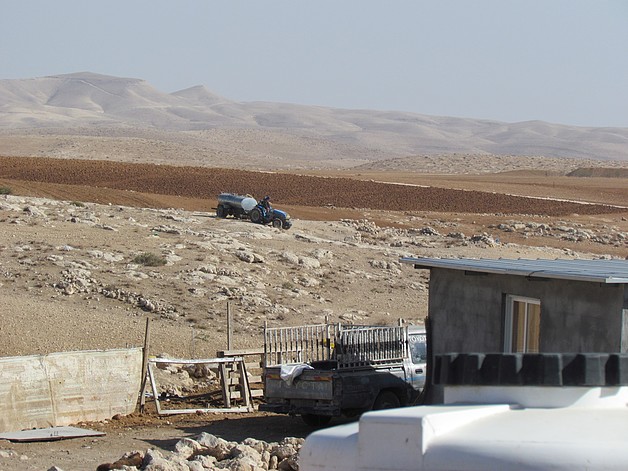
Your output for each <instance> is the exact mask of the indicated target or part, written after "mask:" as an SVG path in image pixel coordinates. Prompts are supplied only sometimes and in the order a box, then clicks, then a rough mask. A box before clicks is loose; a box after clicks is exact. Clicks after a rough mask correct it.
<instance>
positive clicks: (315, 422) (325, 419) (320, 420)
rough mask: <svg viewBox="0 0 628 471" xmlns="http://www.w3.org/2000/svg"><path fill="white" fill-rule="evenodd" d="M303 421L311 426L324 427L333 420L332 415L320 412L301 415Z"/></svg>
mask: <svg viewBox="0 0 628 471" xmlns="http://www.w3.org/2000/svg"><path fill="white" fill-rule="evenodd" d="M301 418H302V419H303V422H305V423H306V424H307V425H309V426H310V427H316V428H318V427H324V426H325V425H327V424H328V423H329V422H331V416H330V415H318V414H303V415H302V416H301Z"/></svg>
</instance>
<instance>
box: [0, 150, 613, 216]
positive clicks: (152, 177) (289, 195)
mask: <svg viewBox="0 0 628 471" xmlns="http://www.w3.org/2000/svg"><path fill="white" fill-rule="evenodd" d="M0 179H3V180H4V181H5V182H7V186H10V183H11V182H12V181H28V182H39V183H44V184H48V185H49V184H54V185H62V186H61V187H58V188H57V193H59V194H60V195H61V196H62V197H63V195H64V189H65V192H66V193H67V195H68V196H70V197H72V196H74V195H76V194H77V192H78V195H80V198H79V197H78V196H76V197H75V199H80V200H82V201H93V202H104V201H102V199H103V188H110V189H116V190H130V191H133V192H137V193H148V194H159V195H167V196H176V197H184V198H186V199H189V200H190V201H189V203H190V205H191V206H192V207H187V208H186V209H199V208H198V207H194V206H197V205H199V204H200V201H201V200H202V201H204V203H203V204H204V205H205V209H207V201H208V200H209V201H210V202H211V201H214V199H215V197H216V195H217V194H218V193H220V192H234V193H251V194H253V195H255V196H257V197H261V196H262V195H264V194H270V195H272V198H273V200H274V201H275V202H278V203H280V204H281V205H295V206H301V207H340V208H370V209H375V210H379V209H381V210H389V211H434V212H460V213H476V214H485V213H496V212H499V213H502V214H535V215H547V216H561V215H566V214H572V213H578V214H604V213H615V212H623V211H625V210H618V209H616V208H613V207H611V206H605V205H599V204H588V205H582V204H576V203H571V202H566V201H555V200H543V199H535V198H525V197H517V196H511V195H506V194H498V193H491V192H488V191H487V192H480V191H463V190H450V189H444V188H435V187H429V188H426V187H417V186H408V185H395V184H386V183H378V182H374V181H363V180H355V179H351V178H324V177H314V176H303V175H294V174H286V173H258V172H246V171H238V170H226V169H214V168H204V167H174V166H164V165H153V164H131V163H121V162H104V161H83V160H61V159H45V158H26V157H0ZM0 183H1V182H0ZM34 186H35V187H36V186H37V185H34ZM68 186H71V188H72V190H71V191H70V190H69V188H70V187H68ZM44 194H45V192H44ZM382 195H384V196H382ZM127 198H128V201H125V202H124V204H127V205H132V206H151V201H150V198H149V197H145V196H142V195H139V194H136V195H127ZM114 202H115V203H118V204H122V203H123V202H121V201H114Z"/></svg>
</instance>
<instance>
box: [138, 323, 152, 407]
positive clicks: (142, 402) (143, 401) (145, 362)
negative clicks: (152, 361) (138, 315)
mask: <svg viewBox="0 0 628 471" xmlns="http://www.w3.org/2000/svg"><path fill="white" fill-rule="evenodd" d="M149 345H150V317H147V318H146V331H145V332H144V349H143V350H142V382H141V387H140V414H143V413H144V407H145V404H146V397H145V392H146V380H147V378H148V347H149Z"/></svg>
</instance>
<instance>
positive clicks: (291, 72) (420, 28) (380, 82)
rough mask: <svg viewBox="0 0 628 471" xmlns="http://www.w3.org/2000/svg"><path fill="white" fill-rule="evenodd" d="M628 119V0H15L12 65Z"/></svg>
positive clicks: (6, 51) (472, 113)
mask: <svg viewBox="0 0 628 471" xmlns="http://www.w3.org/2000/svg"><path fill="white" fill-rule="evenodd" d="M81 71H89V72H95V73H101V74H107V75H114V76H120V77H135V78H141V79H145V80H146V81H148V82H149V83H151V84H152V85H153V86H155V87H156V88H158V89H159V90H161V91H164V92H174V91H177V90H181V89H184V88H188V87H191V86H194V85H205V86H206V87H207V88H208V89H209V90H211V91H212V92H214V93H216V94H219V95H223V96H225V97H227V98H230V99H232V100H236V101H273V102H286V103H303V104H310V105H322V106H333V107H337V108H360V109H376V110H402V111H411V112H416V113H422V114H430V115H440V116H457V117H469V118H484V119H492V120H499V121H508V122H516V121H526V120H536V119H538V120H543V121H549V122H553V123H564V124H576V125H584V126H621V127H628V1H626V0H589V1H582V0H452V1H448V0H433V1H422V0H378V1H375V0H316V1H299V0H285V1H283V0H282V1H273V0H268V1H266V0H251V1H238V0H226V1H213V0H178V1H177V0H168V1H166V0H125V1H121V0H106V1H99V2H95V1H89V0H7V1H5V2H3V5H2V9H1V10H0V78H2V79H15V78H31V77H40V76H45V75H56V74H65V73H73V72H81Z"/></svg>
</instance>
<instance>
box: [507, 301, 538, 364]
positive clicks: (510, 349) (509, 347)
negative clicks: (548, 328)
mask: <svg viewBox="0 0 628 471" xmlns="http://www.w3.org/2000/svg"><path fill="white" fill-rule="evenodd" d="M515 302H520V303H525V304H526V309H525V319H524V325H525V331H524V336H525V337H524V342H523V343H524V346H525V349H526V350H527V347H528V314H529V310H528V306H527V305H530V304H532V305H535V306H539V338H538V339H537V342H539V343H540V340H541V339H540V335H541V333H540V322H541V319H540V318H541V300H540V299H537V298H531V297H528V296H518V295H514V294H507V295H506V309H505V315H504V353H517V352H515V351H514V350H513V334H514V332H513V328H514V325H513V318H514V306H515ZM519 353H529V352H527V351H525V352H519Z"/></svg>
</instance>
